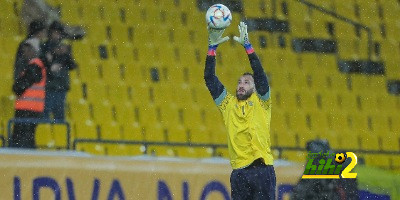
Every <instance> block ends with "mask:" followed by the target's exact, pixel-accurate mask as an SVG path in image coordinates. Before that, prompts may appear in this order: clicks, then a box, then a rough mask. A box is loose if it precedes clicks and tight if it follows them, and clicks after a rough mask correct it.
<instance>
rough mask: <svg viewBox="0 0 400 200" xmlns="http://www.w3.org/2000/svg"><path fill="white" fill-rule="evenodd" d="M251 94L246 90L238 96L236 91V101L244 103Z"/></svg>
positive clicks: (251, 92) (251, 91)
mask: <svg viewBox="0 0 400 200" xmlns="http://www.w3.org/2000/svg"><path fill="white" fill-rule="evenodd" d="M252 94H253V90H252V89H251V90H248V91H246V92H245V93H244V94H238V91H236V98H237V99H238V100H241V101H244V100H247V99H248V98H249V97H250V96H251V95H252Z"/></svg>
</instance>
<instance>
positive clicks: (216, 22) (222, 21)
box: [206, 4, 232, 30]
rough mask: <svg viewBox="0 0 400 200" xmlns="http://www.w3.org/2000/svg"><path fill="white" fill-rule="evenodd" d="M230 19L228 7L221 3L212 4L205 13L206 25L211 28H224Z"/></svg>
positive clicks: (229, 22)
mask: <svg viewBox="0 0 400 200" xmlns="http://www.w3.org/2000/svg"><path fill="white" fill-rule="evenodd" d="M231 21H232V14H231V11H230V10H229V8H228V7H226V6H224V5H223V4H215V5H212V6H211V7H210V8H209V9H208V10H207V13H206V22H207V25H208V27H210V28H213V29H219V30H221V29H225V28H227V27H228V26H229V25H230V24H231Z"/></svg>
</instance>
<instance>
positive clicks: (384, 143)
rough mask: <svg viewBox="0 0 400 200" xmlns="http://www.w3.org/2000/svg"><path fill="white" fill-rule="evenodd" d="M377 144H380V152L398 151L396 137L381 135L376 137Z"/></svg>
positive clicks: (397, 139)
mask: <svg viewBox="0 0 400 200" xmlns="http://www.w3.org/2000/svg"><path fill="white" fill-rule="evenodd" d="M378 138H379V139H378V142H380V143H381V147H382V150H385V151H399V150H400V144H399V139H400V137H399V136H396V135H392V134H389V135H381V136H378Z"/></svg>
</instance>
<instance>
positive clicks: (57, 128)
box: [52, 124, 71, 148]
mask: <svg viewBox="0 0 400 200" xmlns="http://www.w3.org/2000/svg"><path fill="white" fill-rule="evenodd" d="M52 129H53V130H52V132H53V135H54V141H55V145H56V147H59V148H64V147H67V142H68V141H67V140H68V139H69V138H67V126H66V125H65V124H54V125H52ZM70 137H71V135H70Z"/></svg>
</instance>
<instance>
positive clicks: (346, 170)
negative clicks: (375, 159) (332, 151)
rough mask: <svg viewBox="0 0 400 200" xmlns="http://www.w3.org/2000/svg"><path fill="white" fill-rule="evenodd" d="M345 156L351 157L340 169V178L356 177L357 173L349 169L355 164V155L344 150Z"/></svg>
mask: <svg viewBox="0 0 400 200" xmlns="http://www.w3.org/2000/svg"><path fill="white" fill-rule="evenodd" d="M346 155H347V158H351V162H350V164H349V165H348V166H347V167H346V168H344V170H343V171H342V174H341V175H342V178H356V177H357V173H351V172H350V171H351V170H352V169H353V168H354V167H355V166H356V165H357V156H356V154H354V153H353V152H346Z"/></svg>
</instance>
